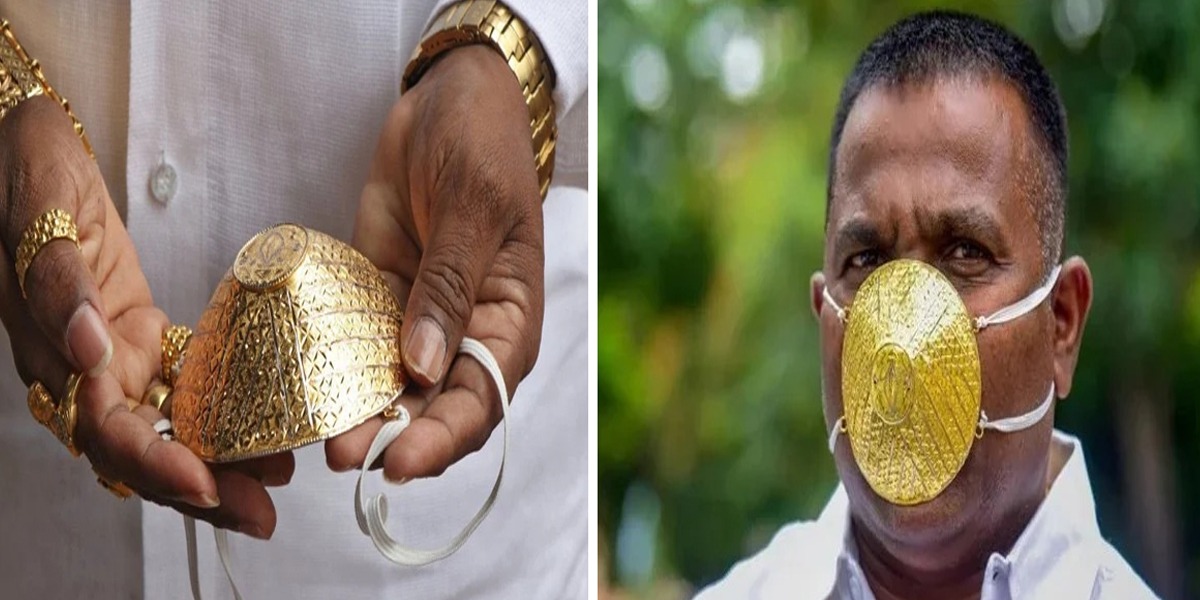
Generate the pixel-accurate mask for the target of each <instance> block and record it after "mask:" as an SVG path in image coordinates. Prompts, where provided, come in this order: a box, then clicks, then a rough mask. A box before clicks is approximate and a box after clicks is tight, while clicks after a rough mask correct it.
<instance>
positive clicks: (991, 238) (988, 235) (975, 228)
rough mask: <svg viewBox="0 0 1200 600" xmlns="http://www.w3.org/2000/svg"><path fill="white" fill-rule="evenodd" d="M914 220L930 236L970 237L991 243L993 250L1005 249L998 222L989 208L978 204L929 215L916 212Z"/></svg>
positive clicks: (1006, 246) (946, 237) (939, 238)
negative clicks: (916, 220)
mask: <svg viewBox="0 0 1200 600" xmlns="http://www.w3.org/2000/svg"><path fill="white" fill-rule="evenodd" d="M917 219H918V226H919V227H920V229H921V232H922V234H923V235H925V236H928V237H929V238H930V239H935V240H949V239H957V238H969V239H974V240H978V241H980V242H981V243H984V244H986V245H988V246H991V247H992V248H993V250H994V251H998V252H1007V251H1008V245H1007V244H1006V243H1005V241H1004V234H1003V231H1002V229H1001V227H1000V223H999V221H997V220H996V217H995V215H994V214H993V213H992V212H991V211H988V210H985V209H983V208H981V207H979V206H964V207H956V208H949V209H946V210H942V211H938V212H937V213H936V214H929V215H926V214H920V213H918V217H917Z"/></svg>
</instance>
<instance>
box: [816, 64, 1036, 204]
mask: <svg viewBox="0 0 1200 600" xmlns="http://www.w3.org/2000/svg"><path fill="white" fill-rule="evenodd" d="M1010 88H1011V86H1010V85H1008V84H1006V83H1004V82H1003V81H1001V80H999V79H994V78H990V79H981V78H979V77H966V76H960V77H955V76H943V77H937V78H934V79H932V80H928V81H918V82H913V83H902V84H897V85H894V86H885V85H881V84H877V85H874V86H871V87H869V88H867V89H866V90H864V91H863V93H862V95H861V96H859V98H858V99H857V101H856V102H855V103H854V106H853V107H852V109H851V111H850V114H849V116H848V117H847V120H846V126H845V129H844V131H843V135H842V140H841V144H840V145H839V147H838V151H837V168H836V172H835V175H836V178H835V182H834V188H835V197H836V196H838V195H840V194H839V193H837V190H840V189H844V186H845V185H846V184H847V183H851V184H852V183H853V182H854V181H857V180H861V179H862V178H863V177H864V176H865V175H866V174H867V173H865V172H869V171H871V170H873V169H874V168H875V167H877V166H879V165H882V164H889V163H894V164H900V165H905V166H912V165H915V164H919V163H922V162H925V161H930V160H935V161H945V162H947V163H949V164H950V165H951V166H953V167H954V168H955V169H956V170H958V171H960V172H962V173H964V174H968V175H972V176H975V177H977V178H978V179H980V180H988V179H993V178H995V176H996V174H997V173H996V172H997V170H1003V169H1005V168H1006V167H1007V166H1008V165H1009V164H1011V162H1012V161H1014V160H1015V159H1016V158H1017V155H1018V152H1017V150H1018V148H1017V147H1016V146H1017V145H1018V144H1019V143H1020V142H1021V141H1024V140H1023V139H1022V138H1023V137H1025V136H1024V135H1015V136H1014V134H1015V133H1017V132H1016V131H1015V130H1014V128H1013V123H1014V122H1018V121H1019V122H1023V121H1024V119H1014V118H1013V117H1014V116H1019V115H1013V114H1011V113H1012V101H1013V100H1014V99H1015V100H1016V101H1017V103H1018V106H1017V108H1018V109H1019V108H1020V106H1019V97H1016V96H1015V94H1016V92H1015V90H1011V89H1010ZM1010 95H1013V96H1014V97H1013V98H1008V96H1010ZM1020 133H1021V134H1024V133H1025V132H1024V131H1021V132H1020ZM1014 138H1015V139H1014ZM1018 140H1019V141H1018ZM1014 141H1017V143H1015V144H1014ZM997 159H999V160H997Z"/></svg>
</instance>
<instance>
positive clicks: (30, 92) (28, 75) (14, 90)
mask: <svg viewBox="0 0 1200 600" xmlns="http://www.w3.org/2000/svg"><path fill="white" fill-rule="evenodd" d="M43 94H45V95H46V97H48V98H50V99H51V100H54V101H55V102H57V103H59V104H60V105H61V106H62V107H63V110H65V111H67V116H68V117H71V124H72V126H73V127H74V128H75V133H76V135H78V136H79V140H80V141H81V142H83V147H84V149H85V150H87V153H88V156H91V157H92V158H96V154H95V153H94V152H93V151H92V144H91V142H89V141H88V138H87V133H85V132H84V131H83V123H81V122H80V121H79V118H78V117H76V116H75V113H74V112H73V111H72V110H71V104H70V103H69V102H67V100H66V98H63V97H62V96H59V95H58V92H55V91H54V88H52V87H50V82H49V81H46V76H45V75H43V74H42V67H41V65H39V64H38V61H36V60H34V59H33V58H31V57H30V56H29V54H27V53H26V52H25V48H23V47H22V46H21V42H19V41H17V36H16V34H14V33H13V31H12V28H11V27H9V24H8V21H7V20H3V21H0V119H3V118H4V115H5V114H7V113H8V111H10V110H12V109H13V107H15V106H16V105H18V104H20V103H22V102H24V101H26V100H28V99H30V98H32V97H34V96H41V95H43Z"/></svg>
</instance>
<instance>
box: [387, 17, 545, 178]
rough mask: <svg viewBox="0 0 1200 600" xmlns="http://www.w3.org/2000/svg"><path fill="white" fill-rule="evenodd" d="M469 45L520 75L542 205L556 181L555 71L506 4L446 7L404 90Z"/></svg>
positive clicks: (404, 82) (411, 68)
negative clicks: (487, 50)
mask: <svg viewBox="0 0 1200 600" xmlns="http://www.w3.org/2000/svg"><path fill="white" fill-rule="evenodd" d="M468 44H486V45H488V46H491V47H492V48H494V49H495V50H496V51H497V52H499V53H500V54H501V55H502V56H504V60H505V61H506V62H508V68H509V69H510V70H512V72H513V74H514V75H516V76H517V82H518V83H519V84H520V85H521V94H522V95H523V96H524V97H525V105H526V106H527V107H528V108H529V129H530V131H531V132H532V143H533V155H534V156H533V159H534V167H535V168H536V169H537V174H538V185H539V187H540V189H541V193H542V199H543V200H544V199H545V198H546V193H547V191H548V190H549V189H550V180H551V178H552V177H553V176H554V153H555V147H556V146H557V143H558V122H557V120H556V119H555V116H554V114H555V108H554V98H553V94H554V80H555V75H554V69H553V68H552V66H551V64H550V61H549V59H547V57H546V52H545V50H543V49H542V44H541V42H539V41H538V38H537V36H536V35H534V33H533V31H532V30H530V29H529V28H528V27H526V25H525V22H524V21H522V20H521V18H520V17H518V16H517V15H515V14H513V12H512V11H511V10H509V9H508V7H507V6H505V5H504V3H503V2H497V1H496V0H463V1H462V2H456V3H454V4H451V5H450V6H449V7H447V8H446V9H445V10H444V11H443V12H442V13H441V14H440V15H438V17H437V18H436V19H435V20H434V22H433V24H432V25H430V26H429V31H428V32H427V34H426V36H425V38H424V39H422V40H421V43H420V44H418V45H417V48H416V49H415V50H414V51H413V55H412V58H411V59H409V61H408V65H407V66H406V67H405V69H404V77H403V78H402V79H401V87H400V91H401V92H403V91H405V90H407V89H408V88H410V87H412V86H413V85H415V84H416V83H417V81H418V80H419V79H421V76H422V75H424V74H425V71H426V70H428V69H429V67H430V66H432V65H433V62H434V60H436V59H437V58H438V56H440V55H441V54H443V53H444V52H446V51H448V50H452V49H454V48H458V47H460V46H465V45H468Z"/></svg>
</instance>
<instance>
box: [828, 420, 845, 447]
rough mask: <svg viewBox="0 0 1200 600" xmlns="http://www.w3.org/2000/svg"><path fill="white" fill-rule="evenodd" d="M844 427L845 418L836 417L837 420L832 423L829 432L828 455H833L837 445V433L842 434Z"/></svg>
mask: <svg viewBox="0 0 1200 600" xmlns="http://www.w3.org/2000/svg"><path fill="white" fill-rule="evenodd" d="M845 426H846V417H845V416H841V417H838V418H837V420H836V421H834V422H833V431H830V432H829V453H830V454H833V449H834V447H835V446H836V445H837V436H838V434H839V433H841V432H842V429H843V428H844V427H845Z"/></svg>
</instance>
